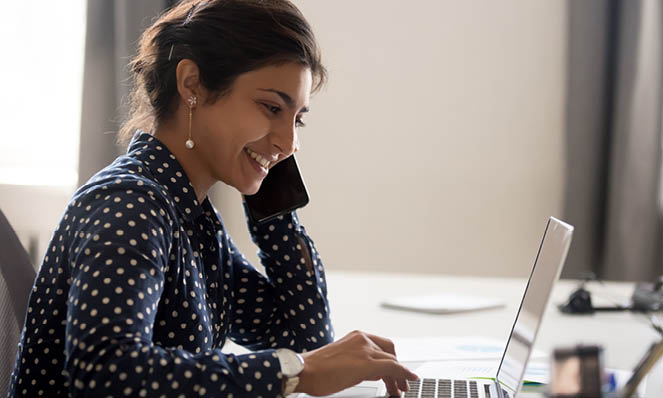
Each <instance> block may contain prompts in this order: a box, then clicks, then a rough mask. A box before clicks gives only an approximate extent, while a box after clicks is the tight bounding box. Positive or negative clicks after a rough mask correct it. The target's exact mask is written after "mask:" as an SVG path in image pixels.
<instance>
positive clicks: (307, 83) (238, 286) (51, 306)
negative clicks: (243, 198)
mask: <svg viewBox="0 0 663 398" xmlns="http://www.w3.org/2000/svg"><path fill="white" fill-rule="evenodd" d="M131 70H132V72H133V74H134V80H135V89H134V90H135V91H134V93H133V96H132V101H133V102H132V108H133V109H132V112H131V115H130V116H131V117H130V118H129V120H128V122H127V123H126V124H125V126H124V127H123V129H122V133H123V134H124V135H127V133H128V134H130V135H131V134H133V133H134V131H136V130H138V131H136V133H135V134H134V135H133V139H132V141H131V143H130V145H129V149H128V151H127V154H126V155H124V156H120V157H119V158H118V159H116V161H115V162H113V163H112V164H111V165H110V166H108V167H107V168H105V169H104V170H102V171H101V172H99V173H98V174H97V175H96V176H94V177H93V178H92V179H91V180H90V181H89V182H88V183H86V184H85V185H84V186H82V187H81V188H80V189H79V190H78V191H77V192H76V194H75V195H74V197H73V199H72V201H71V203H70V204H69V206H68V208H67V209H66V212H65V214H64V216H63V218H62V221H61V223H60V224H59V226H58V228H57V230H56V231H55V234H54V236H53V240H52V242H51V244H50V246H49V249H48V252H47V255H46V256H45V258H44V262H43V264H42V266H41V268H40V271H39V274H38V276H37V279H36V281H35V286H34V289H33V291H32V295H31V297H30V303H29V309H28V314H27V319H26V325H25V328H24V330H23V335H22V338H21V342H20V346H19V350H18V354H17V360H16V365H15V369H14V373H13V375H12V379H11V386H10V392H9V395H10V396H11V397H18V396H21V397H38V396H47V397H56V396H66V395H67V394H68V395H69V396H73V397H81V396H94V397H97V396H99V397H106V396H114V397H117V396H139V397H142V396H154V397H193V396H206V397H232V396H235V397H239V396H262V397H277V396H282V395H287V394H289V393H291V392H293V391H294V392H306V393H309V394H313V395H324V394H330V393H333V392H336V391H339V390H341V389H344V388H347V387H349V386H352V385H354V384H356V383H358V382H360V381H362V380H367V379H371V380H377V379H380V378H383V379H384V380H385V382H386V383H387V386H388V389H389V392H390V393H391V394H394V395H395V394H398V393H399V390H406V389H407V383H406V380H408V379H416V375H414V374H413V373H411V372H410V371H408V370H407V369H406V368H405V367H403V366H402V365H400V364H399V363H398V362H397V360H396V357H395V353H394V347H393V344H392V343H391V342H389V341H388V340H386V339H383V338H381V337H377V336H371V335H368V334H365V333H361V332H353V333H350V334H349V335H347V336H345V337H344V338H342V339H340V340H338V341H336V342H333V340H334V339H333V337H334V335H333V331H332V327H331V323H330V319H329V305H328V303H327V294H326V293H327V290H326V284H325V275H324V269H323V266H322V263H321V261H320V258H319V257H318V253H317V252H316V250H315V247H314V246H313V242H312V241H311V240H310V239H309V237H308V236H307V235H306V232H305V230H304V228H303V227H302V226H301V225H300V224H299V222H298V220H297V217H296V215H295V214H294V213H292V214H289V215H287V216H283V217H280V218H278V219H276V220H275V221H273V222H269V223H267V224H263V225H257V224H254V223H252V222H249V230H250V232H251V235H252V237H253V240H254V242H255V243H256V244H257V245H258V247H259V249H260V253H259V254H260V258H261V260H262V263H263V265H264V266H265V269H266V274H267V275H266V276H264V275H263V274H261V273H259V272H258V271H256V270H255V269H254V268H253V267H252V266H251V265H250V264H249V263H248V262H247V261H246V259H245V258H244V257H243V256H242V255H241V254H240V253H239V251H238V250H237V249H236V248H235V246H234V245H233V242H232V240H231V238H230V237H229V236H228V234H227V233H226V230H225V228H224V226H223V224H222V222H221V218H220V217H219V215H218V214H217V213H216V211H215V210H214V208H213V207H212V205H211V204H210V202H209V200H208V199H207V192H208V190H209V189H210V187H211V186H212V185H213V184H214V183H216V182H217V181H223V182H224V183H226V184H228V185H231V186H233V187H235V188H236V189H237V190H238V191H240V192H241V193H243V194H253V193H255V192H256V191H257V190H258V188H259V187H260V184H261V182H262V180H263V178H264V177H265V176H266V175H267V173H268V172H269V168H270V167H272V166H273V165H274V164H276V163H278V162H279V161H281V160H283V159H285V158H287V157H288V156H290V155H292V153H293V152H295V151H296V150H297V128H298V127H301V126H303V121H302V118H303V114H304V113H305V112H306V111H307V110H308V102H309V95H310V93H311V92H314V91H315V90H317V89H318V87H320V85H321V84H322V83H323V81H324V78H325V69H324V68H323V66H322V65H321V63H320V56H319V52H318V48H317V45H316V42H315V38H314V37H313V34H312V32H311V29H310V27H309V25H308V24H307V22H306V21H305V19H304V18H303V16H302V15H301V14H300V12H299V11H298V10H297V8H296V7H294V6H293V5H292V4H290V3H289V2H288V1H287V0H269V1H265V0H262V1H261V0H218V1H215V0H211V1H196V2H189V3H186V4H180V5H178V6H176V7H174V8H173V9H171V10H170V11H168V12H167V13H165V14H164V15H162V16H161V17H160V18H159V19H158V20H157V21H156V22H155V23H154V24H153V25H152V26H151V27H150V28H148V29H147V30H146V31H145V32H144V34H143V36H142V38H141V41H140V45H139V51H138V54H137V56H136V58H135V59H134V61H133V62H132V64H131ZM148 132H149V133H148ZM227 337H228V338H230V339H231V340H233V341H235V342H237V343H238V344H241V345H243V346H245V347H248V348H249V349H251V350H253V351H254V352H253V353H250V354H246V355H226V354H223V353H222V352H221V351H220V348H221V347H222V345H223V343H224V341H225V339H226V338H227ZM299 353H301V355H300V354H299Z"/></svg>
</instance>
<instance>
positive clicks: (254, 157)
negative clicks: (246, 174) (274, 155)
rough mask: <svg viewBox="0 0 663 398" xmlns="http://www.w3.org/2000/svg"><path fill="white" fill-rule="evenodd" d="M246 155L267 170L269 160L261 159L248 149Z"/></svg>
mask: <svg viewBox="0 0 663 398" xmlns="http://www.w3.org/2000/svg"><path fill="white" fill-rule="evenodd" d="M246 153H248V154H249V156H251V158H252V159H254V160H255V161H256V162H258V163H260V165H261V166H262V167H264V168H266V169H267V168H269V160H267V159H265V158H263V157H262V156H260V155H258V154H257V153H255V152H253V151H252V150H250V149H249V148H246Z"/></svg>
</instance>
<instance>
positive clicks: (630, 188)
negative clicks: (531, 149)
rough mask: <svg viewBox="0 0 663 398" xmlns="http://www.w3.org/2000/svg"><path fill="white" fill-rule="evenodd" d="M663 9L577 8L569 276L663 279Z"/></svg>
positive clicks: (598, 2)
mask: <svg viewBox="0 0 663 398" xmlns="http://www.w3.org/2000/svg"><path fill="white" fill-rule="evenodd" d="M662 38H663V6H662V3H660V2H659V1H658V0H619V1H617V0H615V1H606V0H589V1H570V2H569V53H568V101H567V135H566V156H567V161H566V165H567V169H566V181H567V185H566V192H565V203H564V205H565V206H564V208H565V211H564V212H565V218H566V220H567V221H568V222H570V223H571V224H574V225H575V226H576V231H575V236H574V242H573V244H572V247H571V250H570V251H569V257H568V260H567V264H566V267H565V271H564V273H563V276H565V277H575V278H577V277H580V276H582V274H583V273H585V272H588V271H591V272H594V273H596V274H597V276H599V277H600V278H602V279H610V280H631V281H637V280H652V279H653V278H654V277H656V276H658V275H660V274H663V205H662V203H663V193H662V192H663V183H662V178H663V170H662V167H663V166H662V161H661V159H662V152H663V148H662V143H663V139H662V129H661V117H662V115H663V101H662V100H663V96H662V92H663V91H662V82H663V79H662V78H663V44H662V42H663V40H662Z"/></svg>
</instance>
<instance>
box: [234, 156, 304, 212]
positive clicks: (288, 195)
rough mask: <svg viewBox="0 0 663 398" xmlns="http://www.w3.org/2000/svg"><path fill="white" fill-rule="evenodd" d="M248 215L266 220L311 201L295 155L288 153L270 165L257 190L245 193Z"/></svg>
mask: <svg viewBox="0 0 663 398" xmlns="http://www.w3.org/2000/svg"><path fill="white" fill-rule="evenodd" d="M244 201H245V202H246V208H247V213H248V216H249V218H250V219H251V220H252V221H254V222H257V223H264V222H266V221H269V220H271V219H274V218H276V217H278V216H280V215H283V214H287V213H290V212H291V211H293V210H296V209H299V208H301V207H304V206H306V205H307V204H308V201H309V197H308V192H307V191H306V186H305V185H304V180H303V179H302V175H301V174H300V172H299V168H298V167H297V159H295V156H294V155H292V156H289V157H287V158H285V159H283V160H282V161H280V162H279V163H277V164H275V165H274V166H272V168H271V169H269V173H268V174H267V177H265V179H264V180H263V181H262V185H261V186H260V189H259V190H258V192H256V193H255V194H254V195H244Z"/></svg>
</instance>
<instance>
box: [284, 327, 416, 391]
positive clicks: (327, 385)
mask: <svg viewBox="0 0 663 398" xmlns="http://www.w3.org/2000/svg"><path fill="white" fill-rule="evenodd" d="M302 357H303V358H304V370H302V372H301V373H300V374H299V384H298V385H297V388H296V389H295V392H303V393H306V394H309V395H315V396H322V395H330V394H333V393H336V392H338V391H341V390H344V389H346V388H349V387H352V386H354V385H356V384H358V383H360V382H362V381H364V380H379V379H382V380H384V382H385V385H386V386H387V392H388V393H389V395H391V396H398V395H400V392H401V391H407V390H408V385H407V380H417V379H418V377H417V375H416V374H414V373H412V372H410V371H409V370H408V369H407V368H406V367H404V366H403V365H401V364H400V363H399V362H398V360H396V351H395V350H394V343H392V342H391V341H390V340H388V339H385V338H382V337H378V336H373V335H370V334H367V333H363V332H359V331H354V332H351V333H349V334H347V335H346V336H345V337H343V338H342V339H340V340H338V341H335V342H333V343H331V344H328V345H326V346H324V347H321V348H318V349H317V350H314V351H309V352H305V353H303V354H302Z"/></svg>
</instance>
